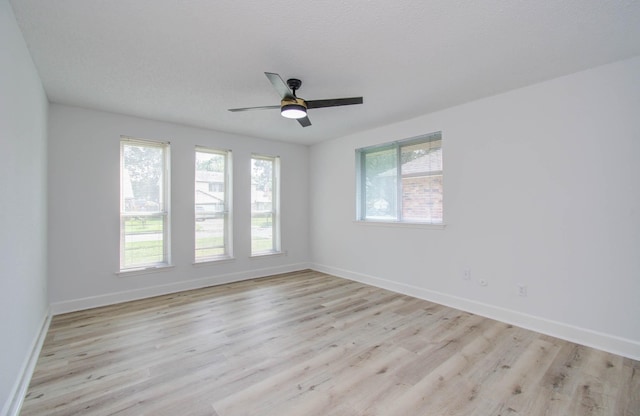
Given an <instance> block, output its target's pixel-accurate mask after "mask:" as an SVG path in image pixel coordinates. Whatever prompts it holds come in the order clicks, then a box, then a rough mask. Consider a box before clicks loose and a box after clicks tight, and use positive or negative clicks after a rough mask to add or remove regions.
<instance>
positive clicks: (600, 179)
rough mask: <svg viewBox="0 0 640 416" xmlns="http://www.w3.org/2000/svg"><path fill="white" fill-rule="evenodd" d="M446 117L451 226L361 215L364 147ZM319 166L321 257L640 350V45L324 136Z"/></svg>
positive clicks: (318, 264)
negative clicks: (357, 169)
mask: <svg viewBox="0 0 640 416" xmlns="http://www.w3.org/2000/svg"><path fill="white" fill-rule="evenodd" d="M365 105H366V104H365ZM435 131H442V132H443V152H444V169H445V170H444V187H445V188H444V195H445V199H444V208H445V222H446V223H447V227H446V228H445V229H444V230H432V229H416V228H402V227H381V226H367V225H360V224H356V223H354V221H353V220H354V218H355V179H354V160H355V156H354V150H355V149H356V148H359V147H363V146H367V145H373V144H378V143H383V142H388V141H393V140H399V139H404V138H408V137H412V136H416V135H420V134H424V133H430V132H435ZM310 177H311V189H312V190H313V192H312V194H311V207H312V217H311V224H312V228H311V237H312V238H311V252H312V261H313V263H314V267H315V268H317V269H320V270H324V271H328V272H332V273H335V274H337V275H341V276H344V277H349V278H352V279H356V280H361V281H365V282H368V283H373V284H376V285H379V286H382V287H387V288H390V289H393V290H397V291H401V292H405V293H409V294H413V295H416V296H418V297H423V298H427V299H432V300H435V301H438V302H441V303H445V304H449V305H452V306H456V307H459V308H461V309H466V310H469V311H472V312H476V313H479V314H483V315H486V316H492V317H495V318H498V319H501V320H505V321H508V322H513V323H516V324H519V325H522V326H525V327H529V328H532V329H537V330H539V331H541V332H547V333H551V334H553V335H556V336H560V337H563V338H566V339H572V340H576V341H579V342H582V343H585V344H589V345H592V346H596V347H600V348H603V349H607V350H610V351H614V352H619V353H621V354H624V355H627V356H632V357H635V358H640V301H639V299H638V296H639V295H640V57H637V58H635V59H631V60H627V61H622V62H618V63H614V64H611V65H607V66H603V67H599V68H595V69H591V70H588V71H584V72H580V73H577V74H573V75H570V76H566V77H563V78H558V79H555V80H551V81H548V82H544V83H541V84H537V85H533V86H530V87H527V88H523V89H519V90H514V91H511V92H508V93H505V94H501V95H498V96H494V97H490V98H487V99H483V100H479V101H476V102H472V103H468V104H466V105H461V106H457V107H454V108H450V109H447V110H444V111H441V112H437V113H433V114H429V115H425V116H422V117H420V118H416V119H412V120H408V121H405V122H401V123H397V124H394V125H389V126H385V127H382V128H378V129H375V130H371V131H367V132H363V133H359V134H354V135H351V136H348V137H343V138H340V139H337V140H333V141H330V142H325V143H321V144H318V145H315V146H314V147H312V149H311V173H310ZM465 268H469V269H471V274H472V280H471V281H466V280H463V279H462V274H463V270H464V269H465ZM478 279H486V280H487V281H488V286H486V287H482V286H480V285H478V283H477V281H478ZM517 284H524V285H526V286H527V287H528V296H527V297H518V296H517V295H516V285H517Z"/></svg>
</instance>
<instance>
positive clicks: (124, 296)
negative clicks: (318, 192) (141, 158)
mask: <svg viewBox="0 0 640 416" xmlns="http://www.w3.org/2000/svg"><path fill="white" fill-rule="evenodd" d="M121 135H125V136H130V137H137V138H143V139H152V140H169V141H170V142H171V168H172V172H171V186H172V189H171V196H172V203H171V204H172V216H171V218H172V221H173V223H172V245H171V246H172V253H173V255H172V257H173V264H174V265H175V267H174V268H171V269H167V270H164V271H157V272H154V273H148V274H139V275H126V276H122V275H118V274H116V272H117V271H118V268H119V248H118V247H119V246H118V245H119V203H118V201H119V192H120V187H119V177H120V176H119V175H120V171H119V169H120V167H119V157H120V153H119V152H120V136H121ZM196 145H201V146H208V147H213V148H221V149H231V150H232V151H233V185H234V191H233V197H234V198H233V199H234V200H233V206H234V231H233V241H234V256H235V260H233V261H226V262H220V263H217V264H208V265H198V266H194V265H193V264H192V263H193V246H194V242H193V241H194V237H193V232H194V231H193V229H194V224H193V218H194V211H193V194H194V183H193V181H194V163H195V162H194V160H195V156H194V151H195V146H196ZM252 152H254V153H260V154H267V155H278V156H280V157H281V177H282V187H281V188H282V189H281V198H282V203H281V205H282V249H283V250H286V251H287V252H288V255H286V256H285V255H282V256H268V257H261V258H250V257H249V255H250V220H249V218H250V158H251V153H252ZM308 153H309V148H308V147H307V146H302V145H295V144H290V143H283V142H274V141H267V140H261V139H255V138H249V137H241V136H235V135H232V134H226V133H221V132H215V131H210V130H203V129H197V128H191V127H186V126H180V125H175V124H169V123H162V122H158V121H151V120H145V119H140V118H135V117H127V116H122V115H116V114H111V113H105V112H99V111H92V110H86V109H80V108H75V107H69V106H64V105H59V104H51V106H50V119H49V212H50V217H49V218H50V221H49V223H50V227H49V268H50V280H49V287H50V300H51V302H52V308H53V311H54V313H59V312H63V311H69V310H74V309H82V308H87V307H92V306H96V305H103V304H108V303H113V302H119V301H123V300H129V299H135V298H140V297H145V296H150V295H156V294H160V293H168V292H172V291H177V290H184V289H190V288H195V287H200V286H206V285H211V284H216V283H222V282H227V281H233V280H239V279H245V278H250V277H258V276H266V275H269V274H274V273H279V272H285V271H292V270H298V269H301V268H306V267H308V265H309V263H308V261H309V250H308V242H309V233H308V229H309V226H308V223H309V214H308V212H309V205H308V203H309V191H308V188H309V180H308Z"/></svg>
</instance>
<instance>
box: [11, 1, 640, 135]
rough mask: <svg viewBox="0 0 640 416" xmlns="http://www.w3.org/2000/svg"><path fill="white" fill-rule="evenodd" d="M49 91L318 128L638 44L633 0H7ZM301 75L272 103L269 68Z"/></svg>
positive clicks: (336, 131)
mask: <svg viewBox="0 0 640 416" xmlns="http://www.w3.org/2000/svg"><path fill="white" fill-rule="evenodd" d="M10 2H11V4H12V6H13V10H14V13H15V15H16V18H17V20H18V23H19V25H20V27H21V29H22V31H23V33H24V37H25V39H26V41H27V44H28V46H29V49H30V51H31V54H32V56H33V59H34V62H35V64H36V66H37V68H38V70H39V72H40V76H41V78H42V82H43V84H44V87H45V90H46V92H47V95H48V97H49V100H50V101H52V102H57V103H64V104H70V105H76V106H81V107H88V108H94V109H99V110H106V111H111V112H116V113H122V114H129V115H134V116H139V117H145V118H151V119H157V120H164V121H171V122H176V123H182V124H187V125H192V126H198V127H206V128H210V129H214V130H220V131H226V132H233V133H238V134H244V135H249V136H254V137H262V138H268V139H275V140H284V141H291V142H296V143H303V144H313V143H317V142H320V141H322V140H326V139H332V138H336V137H341V136H343V135H346V134H350V133H353V132H357V131H362V130H366V129H370V128H373V127H376V126H379V125H384V124H389V123H393V122H396V121H400V120H404V119H408V118H412V117H415V116H418V115H421V114H425V113H429V112H432V111H436V110H439V109H443V108H446V107H450V106H453V105H456V104H460V103H464V102H468V101H471V100H475V99H478V98H481V97H485V96H489V95H493V94H496V93H500V92H503V91H507V90H510V89H514V88H518V87H522V86H526V85H530V84H532V83H535V82H539V81H543V80H546V79H551V78H555V77H558V76H561V75H565V74H569V73H572V72H576V71H579V70H582V69H586V68H590V67H594V66H597V65H601V64H605V63H609V62H613V61H616V60H620V59H625V58H628V57H632V56H636V55H640V1H638V0H609V1H604V0H539V1H527V0H483V1H481V0H394V1H389V0H316V1H311V0H309V1H297V2H292V1H290V0H286V1H285V0H269V1H265V0H215V1H214V0H193V1H186V0H182V1H179V0H55V1H51V0H10ZM265 71H268V72H277V73H279V74H280V75H281V76H282V78H283V79H285V80H286V79H287V78H292V77H297V78H300V79H302V81H303V85H302V88H301V89H300V91H299V92H298V95H299V96H301V97H303V98H306V99H324V98H339V97H351V96H360V95H362V96H364V104H362V105H355V106H349V107H337V108H324V109H315V110H310V111H309V118H310V119H311V122H312V123H313V125H312V126H311V127H307V128H302V127H300V125H299V124H298V123H297V122H296V121H293V120H287V119H284V118H282V117H281V116H280V115H279V113H278V110H262V111H254V112H243V113H231V112H228V111H227V109H228V108H234V107H250V106H262V105H276V104H279V96H278V94H277V93H276V92H275V90H274V89H273V87H272V86H271V84H270V83H269V81H268V80H267V78H266V77H265V76H264V72H265Z"/></svg>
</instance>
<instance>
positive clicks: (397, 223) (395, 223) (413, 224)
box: [354, 220, 447, 230]
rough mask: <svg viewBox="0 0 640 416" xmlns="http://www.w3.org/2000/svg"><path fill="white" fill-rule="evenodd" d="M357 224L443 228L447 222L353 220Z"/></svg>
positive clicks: (426, 228)
mask: <svg viewBox="0 0 640 416" xmlns="http://www.w3.org/2000/svg"><path fill="white" fill-rule="evenodd" d="M354 223H355V224H357V225H364V226H370V225H372V226H376V227H397V228H421V229H425V230H444V229H445V228H446V227H447V224H427V223H423V222H403V221H371V220H368V221H362V220H356V221H354Z"/></svg>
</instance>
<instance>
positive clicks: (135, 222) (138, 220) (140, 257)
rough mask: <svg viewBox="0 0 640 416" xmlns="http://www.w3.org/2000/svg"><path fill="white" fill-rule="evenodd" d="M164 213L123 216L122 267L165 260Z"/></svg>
mask: <svg viewBox="0 0 640 416" xmlns="http://www.w3.org/2000/svg"><path fill="white" fill-rule="evenodd" d="M165 218H166V217H165V216H164V215H143V216H123V217H122V228H123V232H124V249H123V252H124V253H123V254H124V259H122V260H123V264H122V266H123V267H122V268H123V269H126V268H131V267H142V266H150V265H154V264H158V263H162V262H164V259H165V253H164V232H163V230H164V228H165V224H164V221H165Z"/></svg>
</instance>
